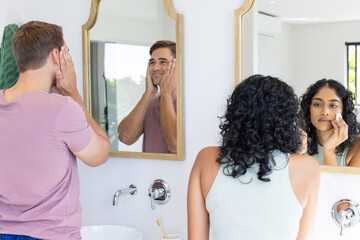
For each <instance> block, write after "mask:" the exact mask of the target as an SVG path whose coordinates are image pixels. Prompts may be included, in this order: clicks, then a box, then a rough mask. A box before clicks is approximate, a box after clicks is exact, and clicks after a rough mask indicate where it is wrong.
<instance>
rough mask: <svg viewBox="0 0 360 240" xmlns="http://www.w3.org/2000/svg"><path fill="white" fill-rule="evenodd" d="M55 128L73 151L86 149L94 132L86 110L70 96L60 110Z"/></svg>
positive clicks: (60, 137) (58, 135)
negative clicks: (86, 115)
mask: <svg viewBox="0 0 360 240" xmlns="http://www.w3.org/2000/svg"><path fill="white" fill-rule="evenodd" d="M55 128H56V129H55V130H56V131H55V132H56V134H57V137H58V138H59V139H60V140H61V141H63V142H64V143H65V144H66V145H67V146H68V148H69V149H70V151H71V152H73V153H77V152H80V151H82V150H84V148H85V147H86V146H87V145H88V144H89V142H90V140H91V137H92V134H93V131H92V129H91V127H90V125H89V123H88V122H87V121H86V118H85V114H84V111H83V110H82V108H81V107H80V106H79V105H78V104H77V103H76V102H75V101H74V100H73V99H72V98H70V97H69V98H68V100H67V101H66V102H65V103H64V105H63V106H62V107H61V109H60V110H59V115H58V117H57V119H56V124H55Z"/></svg>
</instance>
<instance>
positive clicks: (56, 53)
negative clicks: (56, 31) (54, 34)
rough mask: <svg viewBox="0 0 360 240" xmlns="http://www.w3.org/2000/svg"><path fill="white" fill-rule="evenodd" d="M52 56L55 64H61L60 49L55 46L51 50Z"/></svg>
mask: <svg viewBox="0 0 360 240" xmlns="http://www.w3.org/2000/svg"><path fill="white" fill-rule="evenodd" d="M50 55H51V56H50V57H51V59H52V61H53V63H54V64H55V65H58V66H60V51H59V49H56V48H54V49H53V50H51V52H50Z"/></svg>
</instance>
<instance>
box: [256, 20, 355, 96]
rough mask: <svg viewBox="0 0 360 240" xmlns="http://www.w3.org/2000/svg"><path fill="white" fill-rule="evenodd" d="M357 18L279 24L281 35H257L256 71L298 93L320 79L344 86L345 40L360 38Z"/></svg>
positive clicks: (353, 40) (352, 40)
mask: <svg viewBox="0 0 360 240" xmlns="http://www.w3.org/2000/svg"><path fill="white" fill-rule="evenodd" d="M359 28H360V21H352V22H338V23H321V24H304V25H291V24H287V23H282V30H281V34H280V35H278V36H274V37H268V36H263V35H259V45H258V46H255V48H256V47H257V48H258V51H259V61H258V66H259V71H258V73H261V74H265V75H267V74H270V75H273V76H277V77H280V78H281V79H283V80H284V81H286V82H287V83H289V84H290V85H291V86H292V87H294V88H295V92H296V93H297V94H298V95H301V94H303V93H304V92H305V91H306V88H307V87H308V86H309V85H310V84H312V83H314V82H316V81H317V80H319V79H322V78H332V79H336V80H338V81H340V82H343V83H344V85H345V86H346V77H347V75H346V47H345V42H358V41H359V40H360V31H357V29H359Z"/></svg>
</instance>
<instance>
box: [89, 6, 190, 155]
mask: <svg viewBox="0 0 360 240" xmlns="http://www.w3.org/2000/svg"><path fill="white" fill-rule="evenodd" d="M96 4H97V7H96V6H95V5H96ZM95 9H98V10H97V11H96V16H95V17H94V24H93V26H92V27H91V28H89V29H91V30H90V31H88V34H89V35H88V37H89V39H87V41H85V45H88V48H85V51H88V52H89V54H88V57H89V62H88V63H87V64H88V72H87V74H86V75H87V76H88V77H89V78H88V79H87V80H86V79H85V78H84V95H85V96H86V95H87V96H89V100H88V105H89V108H90V109H91V114H92V116H93V117H94V119H95V121H96V122H97V123H98V124H99V125H100V126H101V127H102V128H103V129H104V131H105V132H106V133H107V134H108V136H109V138H110V141H111V154H110V155H112V156H121V157H137V158H155V159H172V160H181V158H183V157H182V156H181V155H182V153H183V152H184V150H183V141H184V140H183V135H182V132H183V125H182V118H183V111H182V105H181V103H182V95H183V94H182V70H181V69H182V54H181V53H177V54H176V55H177V56H176V60H177V61H176V68H175V69H176V70H174V72H175V71H176V72H175V74H174V76H175V77H174V79H175V80H174V81H176V83H175V86H176V87H175V97H174V101H173V108H174V111H175V124H173V125H172V126H173V127H174V131H175V147H173V150H172V151H165V150H163V149H161V150H157V149H156V150H152V149H151V150H146V149H144V148H143V141H144V138H143V135H144V134H142V132H141V134H140V136H138V135H139V134H137V136H136V137H138V138H137V140H135V141H131V143H129V142H126V141H124V140H122V141H120V140H119V138H118V126H119V124H120V123H121V122H122V120H123V119H124V118H125V117H127V116H128V115H129V114H130V113H131V112H132V111H133V109H134V108H135V106H137V104H138V103H139V101H140V100H141V99H142V96H143V95H144V93H145V90H146V75H147V68H148V63H149V59H150V58H153V57H152V56H151V55H150V54H149V50H150V47H151V46H152V45H153V44H154V43H155V42H157V41H160V40H167V41H172V42H174V48H176V50H177V49H180V48H179V47H178V46H177V45H178V44H179V43H177V42H178V41H179V39H181V37H182V33H179V32H176V29H177V26H180V27H181V26H182V18H180V17H179V15H178V14H176V13H175V12H172V11H173V9H172V6H171V1H170V0H165V1H164V0H132V1H125V0H102V1H101V2H100V0H96V1H95V0H93V6H92V10H91V12H93V11H95ZM168 12H170V13H168ZM169 14H171V16H172V17H170V16H169ZM90 15H91V14H90ZM180 16H181V15H180ZM90 18H91V16H90ZM90 18H89V21H90ZM89 25H90V24H89ZM179 29H181V28H179ZM181 30H182V29H181ZM180 44H181V42H180ZM160 49H161V48H160ZM166 50H168V48H166ZM155 51H156V50H155ZM155 51H154V53H155ZM169 52H170V50H169ZM85 55H86V54H85ZM161 57H164V56H160V58H161ZM166 57H168V58H172V55H170V56H166ZM170 60H171V59H168V61H167V64H168V65H169V63H170ZM158 62H159V61H158ZM154 64H155V63H154ZM159 71H160V70H159ZM162 74H164V73H163V72H162ZM150 75H151V74H150ZM85 81H87V83H85ZM150 81H151V80H150ZM87 84H88V87H86V85H87ZM156 88H157V89H158V90H157V95H156V96H158V95H159V96H160V92H161V90H160V86H157V87H156ZM154 102H155V100H154ZM158 102H159V100H158ZM158 102H157V103H154V108H156V106H157V105H156V104H159V103H158ZM144 109H145V110H144V111H143V113H144V116H145V114H146V117H145V118H148V113H147V109H148V108H147V107H146V108H144ZM149 109H150V107H149ZM149 111H150V110H149ZM140 114H142V113H140ZM176 114H177V115H176ZM144 116H143V118H144ZM166 117H167V116H166ZM166 117H165V118H166ZM149 118H150V120H149V121H153V122H155V123H154V124H156V126H155V127H152V126H153V125H151V127H152V129H157V128H159V129H158V131H162V129H161V128H162V126H160V123H159V116H155V120H154V118H151V117H149ZM169 118H170V117H169ZM176 120H177V121H176ZM133 122H135V121H132V122H131V124H133ZM141 126H142V124H141ZM179 129H180V131H179ZM140 131H142V130H140ZM145 132H146V130H145ZM156 134H158V133H157V132H156V133H154V135H156ZM160 134H161V132H160ZM176 134H177V137H176ZM147 136H148V137H147V138H146V139H147V142H150V143H151V144H152V143H154V144H157V143H158V142H160V141H159V140H158V139H156V140H153V139H152V138H151V137H152V136H153V135H151V137H149V136H150V134H148V135H147ZM156 137H157V136H156ZM159 138H162V139H163V138H165V137H163V136H160V137H159ZM132 140H133V139H132ZM176 140H177V142H178V146H176ZM123 142H126V144H125V143H123ZM164 148H165V149H166V150H168V149H167V146H166V143H165V147H164ZM143 152H147V153H146V154H145V155H143V154H141V153H143ZM151 153H156V155H151ZM149 154H150V155H149ZM167 155H172V156H167Z"/></svg>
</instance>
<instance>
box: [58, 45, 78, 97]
mask: <svg viewBox="0 0 360 240" xmlns="http://www.w3.org/2000/svg"><path fill="white" fill-rule="evenodd" d="M59 60H60V70H59V71H57V72H56V88H57V90H58V92H59V93H60V94H61V95H64V96H73V95H75V94H77V93H78V91H77V88H76V73H75V68H74V63H73V61H72V58H71V55H70V53H69V49H68V48H67V47H65V46H62V47H61V49H60V52H59Z"/></svg>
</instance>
